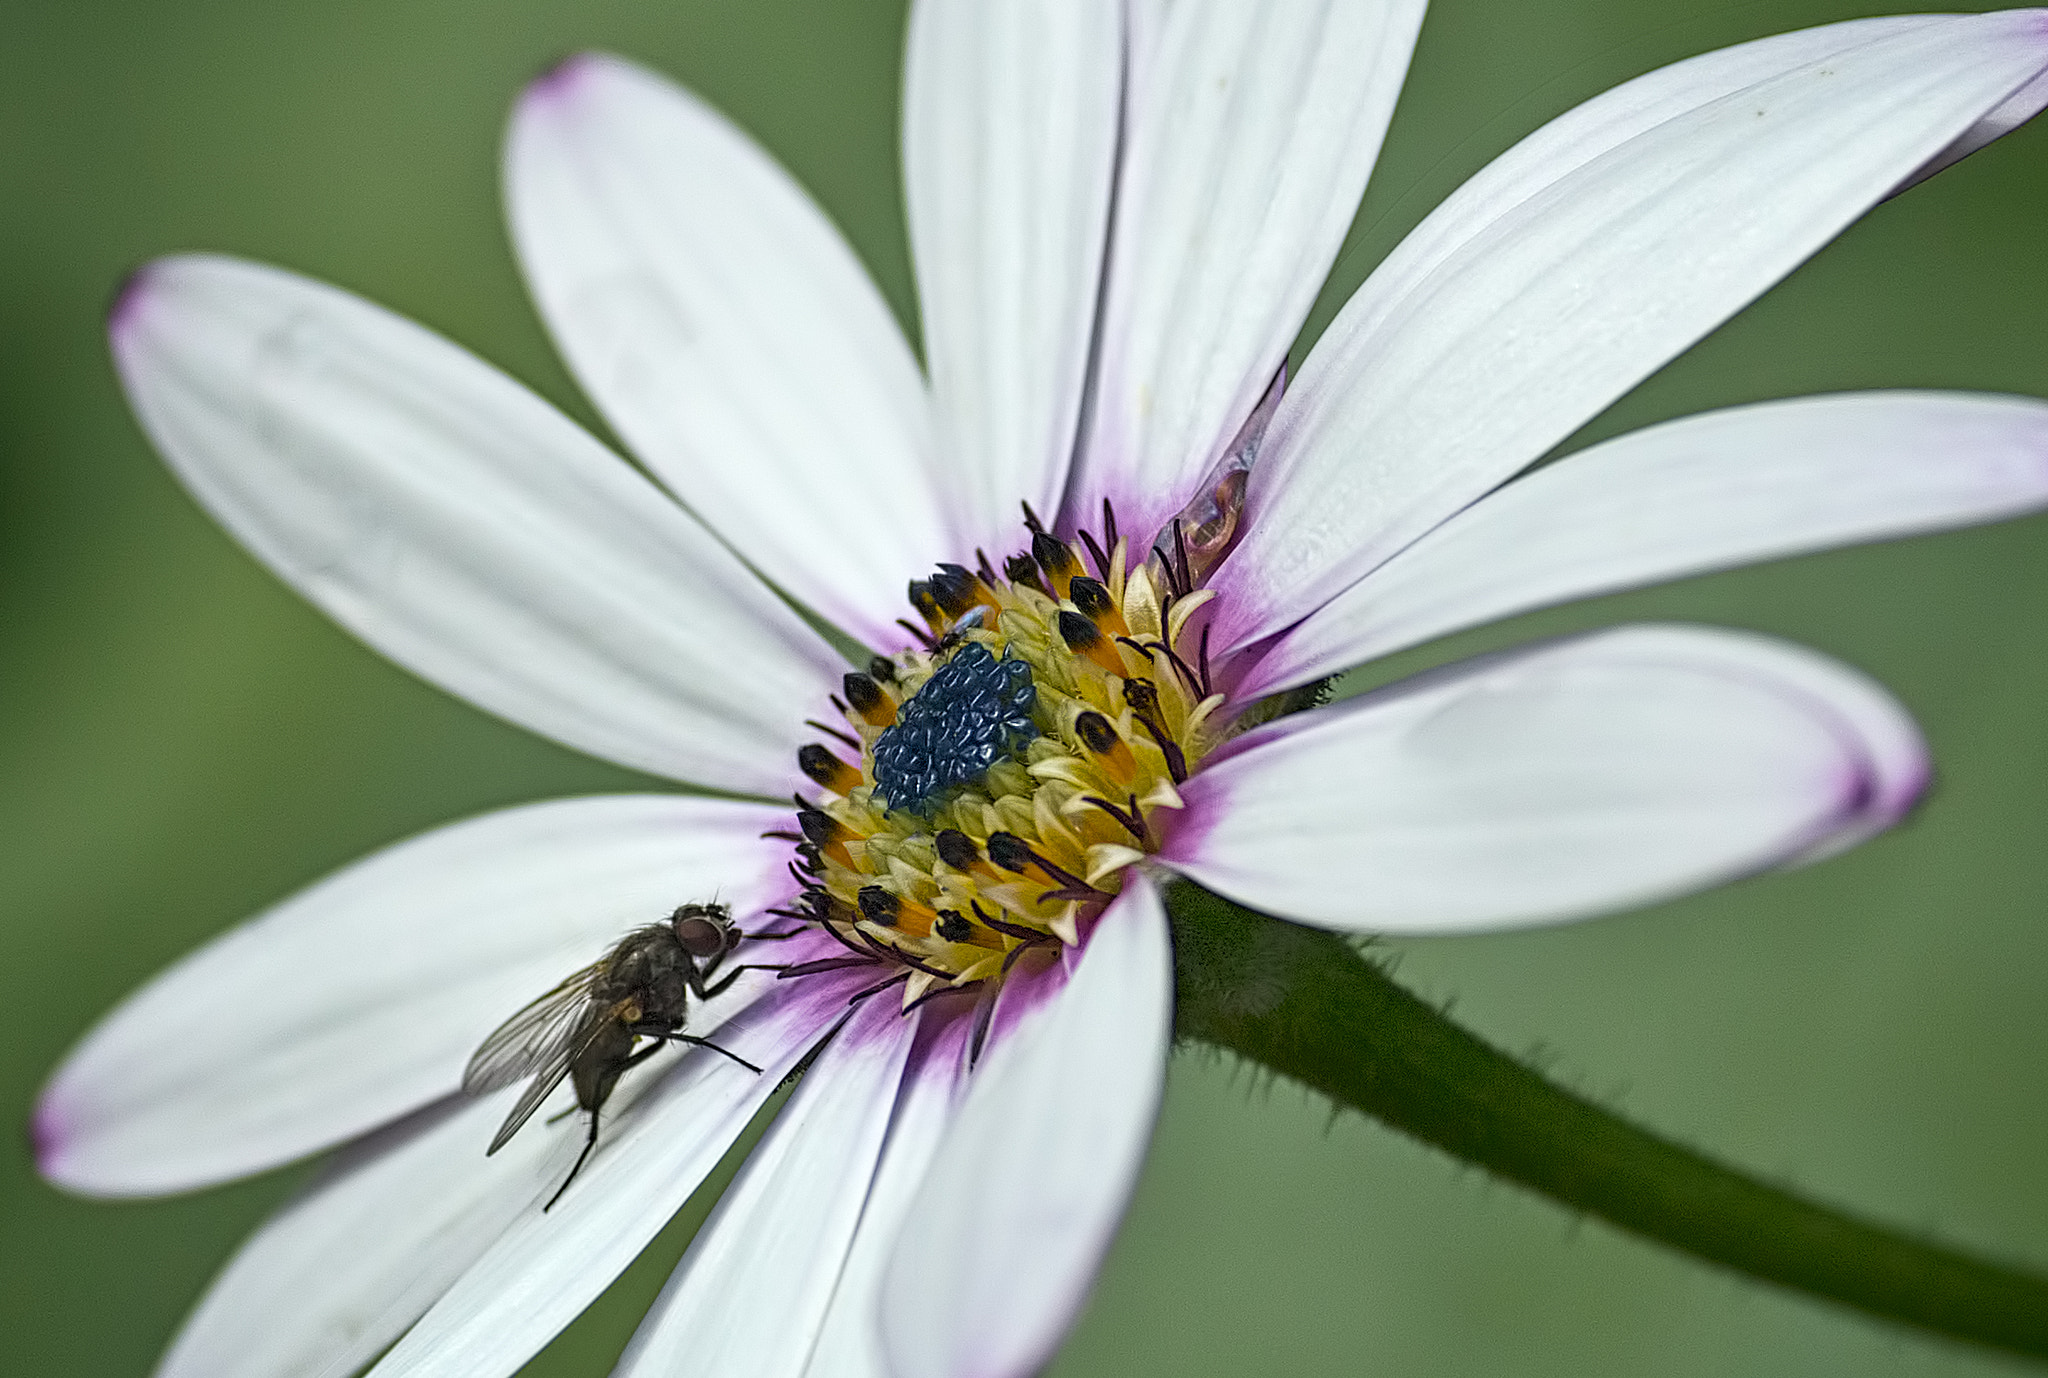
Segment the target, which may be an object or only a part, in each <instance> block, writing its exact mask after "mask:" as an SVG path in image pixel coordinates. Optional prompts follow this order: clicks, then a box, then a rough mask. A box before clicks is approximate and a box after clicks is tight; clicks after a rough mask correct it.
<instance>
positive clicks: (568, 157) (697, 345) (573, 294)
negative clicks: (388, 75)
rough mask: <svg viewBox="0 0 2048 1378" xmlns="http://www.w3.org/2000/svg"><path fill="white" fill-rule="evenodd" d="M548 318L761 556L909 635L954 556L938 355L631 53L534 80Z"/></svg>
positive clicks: (639, 446) (751, 160)
mask: <svg viewBox="0 0 2048 1378" xmlns="http://www.w3.org/2000/svg"><path fill="white" fill-rule="evenodd" d="M505 179H506V198H507V201H508V203H509V209H510V214H511V219H512V233H513V239H514V242H515V243H516V245H517V246H518V250H519V259H520V263H521V264H522V266H523V267H524V268H525V271H526V275H527V280H528V282H529V284H530V285H531V287H532V290H533V294H534V298H535V300H536V301H538V302H539V304H540V309H541V314H542V315H543V316H544V317H546V318H547V322H548V325H549V327H550V329H552V330H553V332H554V335H555V340H556V342H557V344H558V345H559V346H560V347H561V350H562V352H563V354H564V355H565V356H566V357H567V358H568V360H569V363H570V366H571V367H572V368H573V369H574V370H575V372H576V376H577V378H578V379H579V380H580V381H581V382H582V384H583V386H584V388H585V389H586V390H587V391H588V392H589V393H590V395H591V396H592V397H593V398H595V399H596V401H597V404H598V406H599V407H600V408H601V409H602V410H603V411H604V414H605V417H606V419H607V420H609V421H610V422H611V423H612V425H614V426H615V427H617V428H618V431H619V434H620V435H621V436H623V437H625V440H626V443H627V444H628V445H630V446H632V447H633V451H634V453H635V454H637V455H639V456H640V458H642V459H643V460H645V461H646V462H647V464H648V466H649V467H650V468H652V469H653V470H654V472H655V473H656V474H657V475H658V476H659V477H660V478H661V480H662V482H663V483H666V484H667V485H668V486H669V487H670V488H671V489H673V490H674V491H675V492H676V493H677V494H678V495H679V496H680V497H681V498H682V499H683V501H684V502H685V503H688V504H689V506H690V507H691V509H692V510H694V511H695V512H696V513H697V514H698V515H699V516H701V517H703V518H704V520H705V521H706V522H708V523H709V524H710V525H711V526H712V528H713V529H715V530H716V531H717V532H718V533H719V534H720V535H722V536H724V537H725V538H726V539H727V540H728V541H730V542H731V543H732V544H733V545H734V547H736V548H737V549H738V550H739V551H740V553H741V554H743V555H744V556H746V558H747V559H748V560H749V561H751V562H752V563H753V564H754V566H755V567H756V568H758V569H759V570H761V572H762V573H764V574H766V575H767V576H768V578H769V579H770V580H772V581H773V582H774V583H776V584H777V585H778V586H780V587H781V588H783V589H786V590H788V592H789V593H790V594H792V595H793V596H794V597H796V598H797V599H798V600H799V601H800V602H803V603H805V604H807V605H808V606H810V607H811V608H812V609H814V610H815V611H817V612H818V613H820V614H821V615H822V616H824V617H825V618H827V619H828V620H830V621H833V622H835V623H837V624H838V625H840V626H841V627H844V628H845V629H846V630H847V631H849V632H851V633H852V634H854V635H855V636H858V637H864V638H866V639H868V640H869V641H870V642H872V643H874V644H877V645H879V644H883V643H884V642H887V643H888V644H892V645H893V644H894V643H896V642H898V641H900V640H902V635H901V633H900V632H898V631H897V630H896V629H895V628H894V626H893V620H894V619H895V618H896V617H898V616H901V615H902V614H903V613H904V611H905V604H904V600H903V586H904V584H905V582H906V581H907V580H909V579H911V578H914V577H917V576H919V575H921V574H923V573H926V572H928V571H929V570H930V568H931V565H932V562H933V561H934V560H937V559H942V558H947V557H949V555H950V547H949V543H948V542H947V541H946V539H945V532H944V530H943V527H942V525H941V517H940V513H939V508H938V503H937V501H936V499H935V497H934V495H933V492H932V479H931V474H930V467H931V462H932V460H931V439H930V426H931V423H930V416H929V404H928V402H927V401H926V398H925V393H924V382H923V380H922V379H921V378H920V377H919V376H918V371H917V363H916V361H915V359H913V358H912V356H911V353H910V350H909V347H908V346H907V345H906V344H905V343H904V341H903V336H902V333H901V332H900V331H899V330H898V329H897V327H896V321H895V318H894V317H893V316H891V315H890V314H889V308H888V306H887V304H886V303H885V302H883V300H882V297H881V294H880V293H879V292H877V291H876V290H875V287H874V284H873V283H872V282H871V281H870V280H869V278H868V276H867V273H866V271H865V270H864V269H863V268H862V267H861V264H860V261H859V260H858V259H857V258H855V257H854V254H853V251H852V249H851V248H849V247H848V246H847V244H846V241H845V240H844V239H843V238H841V236H840V234H839V231H838V229H837V228H835V227H834V226H833V225H832V223H831V222H830V221H829V220H827V219H826V218H825V216H824V214H823V212H821V211H820V210H819V209H818V207H817V206H816V204H814V203H813V202H812V201H811V199H810V198H809V197H808V196H807V195H805V194H804V191H803V188H801V187H800V186H798V185H797V183H796V182H795V180H794V179H793V178H791V177H790V176H789V174H788V173H787V172H785V171H784V170H783V169H782V168H781V167H780V166H779V165H778V164H777V163H776V162H775V161H774V160H773V159H772V158H770V157H769V156H768V154H767V153H766V152H764V151H763V150H762V149H761V148H760V147H759V145H757V144H755V143H754V142H753V141H752V140H751V139H749V138H748V137H747V136H746V135H745V134H743V133H741V132H740V130H739V129H737V128H735V127H734V126H733V125H732V123H731V122H730V121H728V120H726V119H725V118H724V117H723V116H722V115H720V114H718V113H717V112H716V111H714V110H712V109H711V108H710V107H709V106H707V105H705V104H704V103H703V102H702V101H700V100H698V99H697V98H696V97H695V96H693V95H691V94H689V93H688V92H686V91H684V90H682V89H681V88H680V87H677V86H675V85H673V84H672V83H670V82H668V81H666V80H664V79H663V78H661V77H658V76H656V75H654V74H653V73H651V72H648V71H645V70H643V69H642V68H639V67H635V66H633V65H631V64H630V63H626V62H623V61H620V60H619V59H617V58H613V57H600V56H584V57H579V58H574V59H571V60H570V61H569V62H567V63H565V64H563V65H562V66H561V67H559V68H557V69H556V70H555V71H553V72H551V73H549V74H548V75H547V76H545V77H542V78H541V79H540V80H539V81H538V82H536V83H534V85H533V86H532V87H531V88H529V89H528V91H527V93H526V95H525V97H524V98H523V99H522V100H521V101H520V103H519V108H518V109H517V111H516V112H515V113H514V115H513V118H512V128H511V132H510V135H509V137H508V141H507V145H506V152H505Z"/></svg>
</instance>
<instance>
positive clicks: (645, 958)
mask: <svg viewBox="0 0 2048 1378" xmlns="http://www.w3.org/2000/svg"><path fill="white" fill-rule="evenodd" d="M745 936H746V935H745V934H743V933H741V932H740V931H739V929H738V928H736V927H734V926H733V922H732V910H731V908H730V907H728V906H726V905H723V904H716V903H713V904H685V905H683V906H682V907H680V908H679V909H677V910H676V911H675V913H674V914H672V915H670V916H669V918H668V921H667V922H665V923H652V924H647V925H645V926H644V927H641V928H636V929H634V930H633V931H632V932H631V933H628V934H627V935H626V936H625V937H623V938H621V939H619V941H618V942H617V943H616V944H615V945H614V946H613V947H612V950H611V951H610V952H607V953H606V954H605V955H604V956H603V957H601V958H599V959H598V960H597V961H595V962H593V963H591V964H590V965H589V966H587V967H585V968H583V969H582V970H581V971H579V972H577V973H575V974H574V975H573V976H570V977H569V978H568V979H567V980H565V981H563V982H562V983H561V984H560V985H558V986H556V987H555V988H554V989H553V990H551V991H549V992H548V993H547V994H545V995H543V996H541V997H540V998H539V999H537V1000H535V1001H534V1002H533V1003H532V1004H530V1005H528V1006H526V1008H524V1009H522V1010H520V1011H519V1013H517V1014H515V1015H513V1016H512V1017H511V1018H510V1019H508V1020H506V1021H505V1022H504V1023H503V1024H501V1025H499V1026H498V1029H497V1031H496V1032H495V1033H493V1034H492V1035H491V1036H490V1037H489V1038H486V1039H485V1040H484V1041H483V1044H482V1046H481V1047H479V1048H478V1049H477V1050H476V1052H475V1054H474V1055H473V1056H472V1057H471V1058H470V1059H469V1066H468V1067H467V1068H466V1069H465V1070H464V1071H463V1074H462V1089H463V1090H464V1091H465V1092H467V1093H468V1094H470V1095H472V1096H481V1095H485V1094H487V1093H489V1092H492V1091H497V1090H501V1089H502V1088H504V1087H507V1086H510V1085H511V1084H512V1083H513V1082H515V1081H519V1080H522V1079H525V1078H531V1079H532V1080H531V1081H529V1082H528V1084H527V1087H526V1090H525V1092H524V1093H523V1094H521V1095H520V1097H519V1101H518V1103H517V1104H516V1105H514V1106H513V1107H512V1110H511V1113H510V1114H508V1115H506V1116H505V1122H504V1123H503V1124H501V1125H499V1126H498V1134H497V1137H496V1138H494V1139H492V1140H491V1146H490V1148H489V1149H488V1150H486V1156H488V1154H491V1153H496V1152H497V1151H498V1150H499V1149H501V1148H503V1147H504V1146H505V1145H506V1143H507V1142H508V1141H510V1139H511V1138H512V1136H513V1135H514V1134H516V1133H518V1132H519V1128H520V1126H521V1125H523V1124H525V1123H526V1122H527V1121H528V1120H529V1119H532V1118H533V1113H534V1111H536V1110H538V1109H540V1105H541V1102H542V1101H544V1100H546V1099H547V1098H548V1095H549V1093H550V1092H552V1091H553V1090H554V1089H555V1088H556V1087H557V1086H559V1085H561V1084H562V1079H563V1078H564V1077H567V1078H569V1079H570V1081H571V1082H572V1084H573V1085H574V1086H575V1088H576V1104H577V1105H578V1106H579V1107H581V1108H582V1109H584V1110H587V1111H589V1112H590V1133H589V1136H588V1137H587V1138H585V1139H584V1141H583V1151H582V1152H581V1153H579V1154H577V1155H576V1165H575V1166H574V1167H572V1168H570V1169H569V1176H568V1178H567V1179H566V1180H565V1181H564V1182H563V1183H562V1185H561V1187H560V1188H558V1189H557V1190H556V1192H555V1194H554V1195H553V1196H551V1197H549V1198H548V1203H547V1205H546V1206H544V1207H542V1209H543V1210H550V1209H553V1207H554V1204H555V1202H557V1201H559V1200H561V1199H562V1193H563V1192H565V1191H567V1190H568V1189H569V1183H570V1182H573V1181H575V1180H576V1174H577V1173H579V1172H581V1171H582V1170H583V1164H584V1162H585V1160H587V1159H588V1158H589V1157H590V1152H591V1150H592V1149H594V1148H596V1147H597V1122H598V1114H599V1112H600V1111H601V1110H602V1109H603V1108H604V1103H605V1100H606V1099H607V1098H608V1097H609V1096H610V1095H611V1093H612V1088H613V1087H615V1086H616V1085H618V1081H619V1078H620V1076H622V1075H623V1074H624V1073H625V1071H626V1070H627V1069H628V1068H629V1067H632V1066H634V1065H636V1064H638V1063H640V1062H642V1061H644V1060H646V1059H647V1058H648V1057H650V1056H652V1055H653V1054H654V1053H656V1052H658V1051H659V1050H660V1049H661V1047H662V1045H663V1044H665V1043H690V1044H695V1045H696V1046H698V1047H700V1048H709V1049H710V1050H711V1051H712V1052H714V1053H718V1054H721V1055H722V1056H725V1057H729V1058H731V1059H732V1060H733V1061H734V1062H737V1063H739V1064H740V1066H742V1067H745V1068H747V1069H748V1070H749V1071H753V1072H759V1071H760V1070H761V1069H760V1068H759V1067H756V1066H754V1064H753V1063H751V1062H749V1061H747V1060H746V1059H745V1058H743V1057H740V1056H738V1055H737V1054H735V1053H731V1052H727V1051H726V1050H725V1049H724V1048H721V1047H719V1046H718V1045H717V1044H715V1043H712V1042H710V1041H709V1040H708V1039H703V1038H698V1037H697V1036H695V1035H694V1034H686V1033H684V1032H682V1028H683V1022H684V1019H685V1018H686V1017H687V1015H688V1012H689V1003H690V997H691V996H692V995H694V996H696V997H697V998H698V999H699V1000H709V999H710V998H711V997H713V996H715V995H717V994H719V993H720V992H721V991H723V990H725V989H726V988H727V987H729V986H730V985H732V983H733V982H734V981H736V980H738V979H739V976H740V973H741V972H744V971H751V970H773V969H774V968H768V967H755V966H751V965H750V966H741V967H735V968H733V969H732V970H731V971H729V972H727V973H725V975H724V976H722V977H720V978H719V979H718V980H715V981H714V980H712V977H713V976H714V975H715V974H716V973H717V971H718V969H719V967H720V966H721V965H722V964H723V963H724V961H725V959H726V957H727V956H728V955H729V954H730V953H731V952H732V950H733V948H735V947H737V946H738V945H739V941H740V939H741V938H743V937H745ZM643 1038H651V1039H653V1040H655V1041H654V1042H653V1043H652V1044H651V1045H649V1046H648V1047H645V1048H640V1049H638V1050H637V1051H636V1050H635V1046H634V1045H636V1044H637V1043H639V1041H640V1040H641V1039H643Z"/></svg>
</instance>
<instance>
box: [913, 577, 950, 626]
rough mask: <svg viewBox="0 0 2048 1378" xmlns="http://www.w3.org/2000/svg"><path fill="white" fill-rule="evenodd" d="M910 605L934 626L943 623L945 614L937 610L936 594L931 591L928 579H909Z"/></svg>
mask: <svg viewBox="0 0 2048 1378" xmlns="http://www.w3.org/2000/svg"><path fill="white" fill-rule="evenodd" d="M910 606H911V607H913V608H916V609H917V615H918V616H919V617H922V618H923V619H924V620H925V621H926V622H928V623H929V624H931V625H932V626H934V627H937V626H939V625H940V624H941V623H943V622H944V621H945V620H946V618H945V614H944V613H942V612H940V611H939V600H938V596H937V595H936V594H935V593H934V592H933V590H932V585H931V581H930V580H929V579H912V580H911V581H910Z"/></svg>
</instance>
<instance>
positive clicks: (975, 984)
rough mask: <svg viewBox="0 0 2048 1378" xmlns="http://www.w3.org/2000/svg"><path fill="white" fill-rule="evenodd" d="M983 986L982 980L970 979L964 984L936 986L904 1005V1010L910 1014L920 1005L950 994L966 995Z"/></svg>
mask: <svg viewBox="0 0 2048 1378" xmlns="http://www.w3.org/2000/svg"><path fill="white" fill-rule="evenodd" d="M981 987H982V982H980V981H969V982H968V983H967V984H966V985H964V986H934V987H932V988H931V989H930V990H928V991H926V992H925V993H924V994H923V995H920V996H918V997H917V999H915V1000H913V1001H911V1002H910V1003H909V1004H907V1005H905V1006H904V1007H903V1012H904V1013H905V1014H909V1013H910V1012H911V1011H912V1010H914V1009H916V1008H918V1007H919V1006H920V1005H926V1004H929V1003H931V1002H932V1001H934V1000H938V999H942V998H943V997H945V996H948V995H965V994H967V993H968V992H969V991H978V990H980V989H981Z"/></svg>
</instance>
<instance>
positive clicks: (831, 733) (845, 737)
mask: <svg viewBox="0 0 2048 1378" xmlns="http://www.w3.org/2000/svg"><path fill="white" fill-rule="evenodd" d="M804 726H805V727H815V728H817V729H818V730H819V731H820V732H823V733H824V734H825V735H826V736H828V737H837V738H838V739H839V740H840V741H842V742H845V743H846V744H847V745H848V746H850V747H852V748H853V749H854V750H855V751H859V750H860V738H858V737H856V736H854V735H853V734H852V733H851V732H848V731H846V730H845V729H843V728H838V727H833V726H831V725H830V724H828V723H821V722H819V721H818V720H817V719H816V718H805V719H804Z"/></svg>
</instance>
